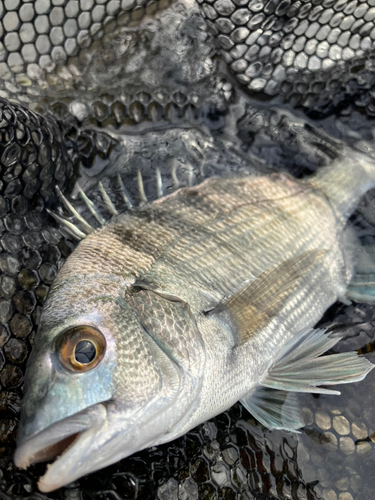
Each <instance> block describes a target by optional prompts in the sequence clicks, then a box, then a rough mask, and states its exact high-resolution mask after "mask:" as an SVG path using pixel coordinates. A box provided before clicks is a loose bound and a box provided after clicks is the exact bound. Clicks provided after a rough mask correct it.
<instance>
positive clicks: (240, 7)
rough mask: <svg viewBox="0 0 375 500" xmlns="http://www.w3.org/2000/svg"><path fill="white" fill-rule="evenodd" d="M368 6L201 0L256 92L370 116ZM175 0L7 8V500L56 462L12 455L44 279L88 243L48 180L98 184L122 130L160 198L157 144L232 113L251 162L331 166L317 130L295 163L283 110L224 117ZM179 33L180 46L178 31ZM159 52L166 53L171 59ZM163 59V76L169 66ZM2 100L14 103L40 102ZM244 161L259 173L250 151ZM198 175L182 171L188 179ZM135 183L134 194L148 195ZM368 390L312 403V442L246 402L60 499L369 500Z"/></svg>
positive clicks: (358, 388)
mask: <svg viewBox="0 0 375 500" xmlns="http://www.w3.org/2000/svg"><path fill="white" fill-rule="evenodd" d="M371 2H372V0H367V1H365V2H357V1H350V2H349V1H347V2H343V1H341V0H340V1H330V0H321V1H320V0H314V1H312V2H308V1H306V2H299V1H298V2H297V1H296V2H292V1H289V0H277V1H274V0H270V1H267V2H264V1H263V0H257V1H253V0H251V1H250V2H245V1H242V0H238V1H234V0H233V3H232V2H231V0H217V1H214V2H209V1H208V0H207V1H206V0H205V1H204V2H202V11H203V12H204V16H205V18H206V20H207V23H208V25H209V27H210V29H211V31H212V33H213V36H214V38H215V39H217V41H218V43H219V44H220V46H221V48H222V49H223V57H224V58H225V60H226V61H227V63H228V64H229V67H230V68H231V71H232V72H233V74H235V75H237V79H238V81H239V82H240V83H241V85H246V86H247V87H248V88H249V89H250V90H251V91H252V92H259V93H262V92H263V93H265V94H266V95H268V96H269V95H273V94H275V93H277V92H280V93H281V94H282V95H283V96H286V98H287V99H289V100H290V102H292V104H299V103H301V102H302V103H304V105H306V107H309V106H312V108H311V109H314V110H318V111H319V113H320V116H321V114H322V113H323V112H324V113H325V114H331V113H332V111H333V110H336V109H337V108H340V106H341V104H342V103H343V102H346V101H347V99H348V95H349V96H350V99H351V101H350V106H355V107H357V109H359V110H362V109H364V110H365V111H366V114H367V115H373V114H374V113H375V105H374V99H373V96H372V92H373V88H374V76H373V74H374V72H373V66H372V61H371V59H370V58H367V54H368V52H369V51H370V50H371V48H372V45H373V42H372V40H373V38H374V28H373V23H374V14H373V12H374V8H375V6H374V5H372V3H371ZM171 3H172V2H170V1H169V0H161V1H152V0H151V1H148V2H143V1H137V2H136V1H134V0H33V1H27V0H24V1H22V0H0V40H1V42H0V88H1V90H0V95H1V96H2V97H3V99H1V100H0V162H1V184H0V384H1V392H0V497H1V498H3V499H4V500H8V499H12V500H16V499H17V500H19V499H20V498H33V499H35V498H38V499H47V496H46V495H41V494H40V493H38V491H37V486H36V481H37V478H38V477H39V476H40V475H41V474H43V472H44V467H45V465H43V464H42V465H36V466H34V467H32V468H30V469H29V470H28V471H18V470H16V469H15V468H14V465H13V462H12V458H13V452H14V447H15V439H16V432H17V420H18V416H19V405H20V398H21V397H22V385H23V377H24V371H25V365H26V360H27V356H28V354H29V353H30V350H31V347H32V344H33V339H34V335H35V332H36V329H37V326H38V321H39V317H40V312H41V308H42V305H43V302H44V300H45V297H46V295H47V292H48V289H49V286H50V285H51V283H52V281H53V278H54V276H55V275H56V273H57V272H58V269H59V268H60V267H61V265H62V264H63V262H64V260H65V259H66V257H67V256H68V255H69V254H70V252H71V250H72V249H73V248H74V246H75V243H73V242H72V241H71V240H70V239H69V237H67V236H66V234H65V233H64V232H63V231H62V230H60V229H59V228H58V227H57V225H56V224H54V222H53V220H52V218H50V217H48V215H47V212H46V210H45V208H46V207H47V208H51V207H53V208H54V209H56V198H55V197H54V195H53V187H54V185H55V184H56V183H58V184H59V185H60V186H62V187H63V188H64V187H67V185H68V184H69V183H70V181H71V179H72V178H73V175H74V171H75V168H76V166H77V164H78V162H80V166H81V170H82V171H84V172H86V173H87V175H88V176H89V175H91V171H96V172H99V173H101V172H102V170H101V168H102V166H104V167H105V168H106V167H107V166H108V165H109V164H111V162H112V163H116V161H113V159H114V158H120V157H118V156H116V155H117V153H118V150H117V149H116V147H117V145H118V142H119V141H118V140H117V139H116V137H111V136H110V135H109V134H106V133H105V131H106V130H107V131H108V130H111V129H119V130H120V131H121V133H122V134H125V138H126V141H125V140H124V144H126V147H125V148H123V149H124V150H125V153H126V154H125V156H124V157H125V158H126V162H125V161H123V163H126V164H131V165H132V166H133V167H134V168H135V166H137V167H138V166H141V168H142V170H143V171H144V172H145V175H144V179H145V187H146V193H147V194H149V193H152V190H151V189H150V190H148V188H149V187H150V185H151V182H152V183H153V184H152V186H153V189H154V190H155V185H154V171H152V168H151V167H150V164H151V163H150V157H151V156H152V155H155V156H157V157H158V160H159V161H160V154H159V153H160V150H162V149H163V148H164V149H165V148H166V146H165V145H166V144H167V145H168V147H169V150H171V149H172V146H173V141H174V140H175V139H176V137H177V135H176V134H175V135H173V134H174V132H176V130H178V127H180V126H181V124H186V123H187V124H189V125H190V126H192V127H193V128H194V127H197V128H198V126H199V125H201V124H202V123H203V124H205V125H206V126H207V127H208V128H209V129H210V130H211V131H217V130H221V129H222V128H223V127H224V124H225V123H226V120H227V121H228V122H229V121H230V120H233V121H234V122H235V125H236V126H237V127H238V130H239V133H238V134H237V138H238V139H239V141H240V143H241V148H242V149H241V154H242V153H244V152H248V151H250V152H253V153H254V154H257V155H259V156H261V157H263V158H265V160H266V161H267V162H271V163H272V161H273V163H272V164H273V165H274V166H278V167H280V168H289V169H290V170H292V171H293V172H294V173H296V174H298V175H301V173H306V171H312V170H314V168H316V166H317V165H320V164H324V161H325V160H324V155H321V151H318V149H319V148H318V147H317V142H316V138H315V137H314V141H315V142H314V141H312V142H311V144H310V148H309V150H308V152H307V153H306V150H304V154H303V155H302V154H300V152H301V144H300V143H299V142H298V141H299V136H298V134H295V129H293V128H292V127H291V126H290V121H289V122H288V120H286V119H283V120H281V119H280V114H279V113H277V112H274V111H264V110H260V111H259V110H256V109H254V108H252V107H251V106H248V107H247V108H246V109H245V112H244V114H241V113H239V114H235V113H234V115H233V116H234V118H233V116H229V113H228V109H229V107H230V106H231V105H233V108H235V107H236V106H237V104H238V103H237V102H236V101H235V93H234V92H233V89H232V86H231V84H229V83H228V82H227V81H226V79H225V70H222V69H218V68H217V66H219V65H218V64H217V62H218V59H217V57H216V55H215V53H214V52H213V50H212V39H211V36H210V35H209V34H208V33H207V30H206V26H205V24H204V23H203V21H202V19H201V18H200V17H199V16H198V14H197V12H196V11H195V10H193V14H192V15H186V12H185V11H184V5H185V7H186V4H187V3H189V2H185V3H182V2H181V3H177V6H176V5H175V7H174V10H173V9H171V10H173V12H172V13H171V11H170V10H169V6H170V4H171ZM154 18H155V19H156V22H154V21H155V19H154ZM145 20H146V24H145V25H143V24H142V22H143V21H145ZM145 26H146V27H145ZM160 26H162V27H164V28H163V29H164V31H163V34H162V36H161V37H159V38H163V37H164V40H159V39H158V29H159V28H158V27H160ZM175 26H178V30H179V31H178V33H179V34H178V36H175V35H173V36H175V38H173V36H170V37H169V34H170V32H173V29H175ZM155 27H156V28H157V29H156V28H155ZM168 28H170V30H169V29H168ZM168 46H169V47H168ZM186 47H190V49H189V50H188V49H186ZM168 48H173V50H169V51H168V50H166V49H168ZM191 48H192V49H191ZM163 51H164V54H165V57H164V58H161V59H160V53H162V52H163ZM140 54H141V55H142V54H143V55H142V57H140ZM138 56H139V57H138ZM158 57H159V59H158ZM358 58H361V61H360V62H358ZM370 63H371V64H370ZM162 64H164V66H163V68H165V71H164V72H163V71H158V68H159V70H160V68H161V67H162ZM176 68H177V69H176ZM159 73H160V75H159ZM158 76H160V78H156V77H158ZM353 82H354V83H353ZM88 90H89V91H90V92H88ZM333 96H334V99H332V97H333ZM4 98H12V99H16V100H18V101H19V102H22V103H24V104H25V105H26V106H27V107H28V108H29V109H28V110H26V109H24V108H22V107H20V106H18V105H16V104H13V103H10V102H9V101H6V100H4ZM320 106H321V107H320ZM348 106H349V105H348ZM36 111H39V112H41V113H43V116H41V115H40V114H38V113H37V112H36ZM228 117H229V118H228ZM361 119H362V114H361ZM284 122H287V123H284ZM171 124H172V125H174V128H173V129H172V132H173V133H171V134H170V135H168V133H169V132H170V129H168V133H165V136H162V133H160V134H159V135H158V133H156V132H155V134H154V135H152V134H150V135H147V134H146V133H145V132H146V131H147V130H148V127H149V128H153V127H155V126H156V125H157V126H158V127H160V125H162V127H161V130H163V127H165V125H168V127H170V125H171ZM127 133H129V136H126V134H127ZM138 133H139V134H138ZM190 133H191V135H190V136H189V137H190V139H189V141H186V142H187V143H195V144H198V143H199V140H197V138H198V139H200V136H199V134H198V133H197V132H196V131H194V133H193V132H191V131H188V132H186V135H188V134H190ZM358 135H359V136H361V135H362V129H359V132H358ZM181 136H183V134H180V135H179V136H178V138H179V139H180V138H181ZM260 136H263V137H266V138H267V141H263V142H262V140H261V139H259V137H260ZM134 137H135V139H134ZM369 137H370V135H369ZM371 137H372V136H371ZM137 141H138V142H137ZM174 144H177V145H179V144H182V142H181V143H178V142H177V141H176V142H175V143H174ZM224 145H226V143H225V142H224ZM198 146H199V147H200V144H198ZM207 149H208V148H207ZM227 149H228V148H227ZM192 152H193V153H196V151H195V150H194V149H192V150H191V149H188V148H187V149H186V150H184V151H183V153H184V157H185V159H186V158H189V160H190V156H189V155H191V158H192V160H191V163H192V164H193V166H194V168H195V169H196V170H198V167H200V161H201V156H199V155H198V156H197V158H198V159H197V158H195V161H196V164H195V163H194V161H193V160H194V154H192ZM122 153H123V150H121V154H122ZM328 153H331V151H328ZM158 154H159V156H158ZM170 156H177V155H176V154H173V155H170ZM328 156H329V154H328ZM239 157H240V155H239V154H238V151H237V150H236V151H235V152H234V153H233V156H232V157H230V156H229V154H228V151H226V150H225V148H222V150H220V151H219V152H218V154H217V155H216V157H215V161H216V164H215V165H216V166H219V167H221V170H219V169H217V170H214V169H213V167H212V166H211V170H210V169H209V168H208V169H206V170H205V171H204V174H207V173H208V174H210V173H212V172H214V173H219V174H220V172H227V171H228V170H235V168H236V165H237V167H238V161H239V160H238V159H239ZM241 158H242V161H244V162H245V161H246V162H248V158H249V157H248V156H244V157H241ZM322 158H323V159H322ZM123 159H124V158H123V157H121V158H120V160H121V161H122V160H123ZM151 159H152V158H151ZM167 160H168V161H169V160H170V157H168V158H166V157H162V161H163V166H165V167H166V170H167V167H168V169H169V165H167ZM229 160H231V161H232V163H231V162H230V161H229ZM271 160H272V161H271ZM132 162H133V163H132ZM120 163H121V162H120ZM207 163H208V164H209V161H207ZM197 165H198V167H197ZM209 166H210V165H209ZM99 167H100V168H99ZM104 167H103V169H104ZM189 167H190V165H189V164H186V165H185V169H186V171H187V170H188V169H189ZM169 170H170V169H169ZM185 173H186V172H184V175H185ZM163 174H164V172H163ZM169 175H170V173H169ZM129 176H130V174H129ZM185 178H186V175H185V177H184V180H186V179H185ZM133 181H134V179H133ZM133 183H134V189H133V191H132V190H130V192H131V194H133V193H137V190H136V182H135V181H134V182H133ZM150 199H152V197H151V196H150ZM95 201H96V202H97V201H100V199H99V198H98V200H96V199H95ZM330 315H333V316H334V317H335V318H338V320H337V322H338V324H340V322H341V323H343V324H345V325H346V330H345V332H346V334H347V336H348V339H347V340H346V341H345V342H343V343H341V344H340V349H346V350H354V349H358V348H360V347H361V346H363V345H364V344H365V343H366V342H371V340H372V337H373V326H372V325H373V324H374V317H373V311H372V309H371V308H370V307H368V306H354V305H353V306H349V307H347V306H345V307H344V306H335V310H334V312H332V311H331V312H328V313H327V318H326V322H325V323H323V324H324V325H326V326H332V321H330V320H329V319H330ZM370 357H372V358H373V355H372V354H370ZM373 381H374V378H373V376H372V375H371V374H370V376H369V377H368V378H367V379H366V381H365V382H364V383H362V384H356V385H353V386H351V387H348V388H345V387H344V388H343V391H342V392H343V395H342V396H341V398H337V399H335V398H331V399H328V398H324V397H319V398H317V399H315V398H314V397H312V396H308V397H305V398H302V399H301V403H302V406H303V411H304V415H305V418H306V421H307V424H308V425H307V427H306V429H305V430H304V432H303V434H302V435H300V436H293V435H291V434H290V433H285V432H269V431H267V430H266V429H264V428H263V427H261V426H260V425H259V424H257V423H256V422H255V421H254V420H253V419H252V418H251V416H250V415H249V414H248V413H247V411H246V410H245V409H243V408H242V406H241V405H239V404H237V405H235V406H234V407H233V408H231V409H230V410H228V411H227V412H225V413H223V414H222V415H219V416H217V417H216V418H214V419H212V420H211V421H209V422H206V423H204V424H203V425H201V426H199V427H198V428H197V429H194V430H192V431H191V432H189V433H188V434H187V435H186V436H183V437H182V438H180V439H178V440H176V441H174V442H173V443H168V444H166V445H163V446H160V447H156V448H152V449H150V450H145V451H143V452H140V453H137V454H135V455H133V456H132V457H129V458H127V459H125V460H123V461H121V462H120V463H119V464H114V465H113V466H111V467H109V468H107V469H105V470H102V471H98V472H97V473H95V474H93V475H90V476H88V477H87V478H82V479H80V480H79V481H77V482H75V483H74V484H73V485H71V486H69V487H67V488H63V489H62V490H60V491H59V492H54V493H51V494H49V495H48V498H50V499H52V498H55V499H61V498H66V499H71V500H73V499H76V498H80V499H84V500H88V499H90V500H91V499H92V500H94V499H95V500H96V499H110V500H119V499H120V498H133V499H138V500H141V499H143V500H145V499H149V500H151V499H155V498H158V499H159V500H177V499H178V500H196V499H197V498H199V499H204V500H206V499H207V500H208V499H215V500H216V499H227V500H232V499H233V500H234V499H236V500H254V499H257V500H284V499H285V500H286V499H293V500H315V499H320V498H323V499H324V500H357V499H362V498H363V499H370V498H372V495H373V489H374V480H373V469H374V466H375V455H374V447H373V442H374V441H375V437H374V432H375V428H374V420H373V417H372V410H373V402H372V384H373Z"/></svg>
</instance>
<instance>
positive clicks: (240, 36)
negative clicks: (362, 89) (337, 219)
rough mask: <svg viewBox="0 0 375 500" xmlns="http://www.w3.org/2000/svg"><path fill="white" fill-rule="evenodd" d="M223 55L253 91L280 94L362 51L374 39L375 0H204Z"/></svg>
mask: <svg viewBox="0 0 375 500" xmlns="http://www.w3.org/2000/svg"><path fill="white" fill-rule="evenodd" d="M199 1H200V3H201V7H202V12H203V15H204V16H205V18H206V19H207V22H208V25H209V27H210V29H211V31H212V33H213V34H214V35H215V36H216V38H217V41H218V44H219V46H220V47H221V48H222V49H223V57H224V58H225V60H226V61H227V63H228V64H229V66H230V68H231V70H232V71H233V72H234V73H235V74H236V77H237V79H238V80H239V81H240V82H241V83H243V84H245V85H246V86H247V87H248V88H249V89H250V90H252V91H264V92H265V93H266V94H269V95H275V94H278V93H279V92H282V93H286V92H288V91H289V90H290V85H289V84H288V82H293V81H294V80H298V81H303V78H302V77H301V75H303V74H306V75H308V78H307V81H308V80H311V75H312V74H314V73H317V72H321V71H322V70H323V72H324V71H327V70H329V69H331V68H332V67H334V66H337V64H338V63H340V65H342V66H344V65H345V62H346V61H349V60H353V59H354V58H358V57H361V56H363V55H364V54H365V53H366V52H368V51H369V50H370V49H371V48H372V47H373V46H374V41H375V21H374V20H375V2H374V1H373V0H368V1H367V0H358V1H357V0H352V1H347V0H317V1H313V2H293V1H290V0H282V1H280V0H251V1H250V2H248V1H247V0H245V1H244V0H233V2H232V0H216V1H208V0H199Z"/></svg>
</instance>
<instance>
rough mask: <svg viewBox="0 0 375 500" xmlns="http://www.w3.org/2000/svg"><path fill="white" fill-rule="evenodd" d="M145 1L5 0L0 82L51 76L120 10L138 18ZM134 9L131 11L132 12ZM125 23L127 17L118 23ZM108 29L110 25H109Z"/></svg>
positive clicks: (0, 14) (1, 12)
mask: <svg viewBox="0 0 375 500" xmlns="http://www.w3.org/2000/svg"><path fill="white" fill-rule="evenodd" d="M144 3H145V2H142V1H141V2H137V3H136V2H135V1H134V0H122V1H121V2H120V0H103V1H95V2H94V1H93V0H83V1H78V0H36V1H32V2H24V1H22V2H21V1H20V0H5V1H3V2H1V5H0V19H1V23H0V30H1V31H0V33H1V39H2V42H1V43H0V53H1V61H2V62H1V63H0V78H2V79H4V80H7V79H9V78H10V77H11V75H12V74H15V75H18V76H17V77H16V81H17V82H18V83H20V84H26V83H27V80H26V81H24V82H22V79H24V78H27V77H28V78H30V79H31V80H32V79H35V78H39V77H40V76H41V71H42V70H45V71H47V72H51V71H52V70H53V69H54V68H55V66H56V65H58V64H62V63H64V62H65V61H66V60H67V58H68V57H69V56H73V55H75V54H76V53H77V52H78V51H79V49H80V48H82V47H88V46H89V45H90V44H91V43H92V41H93V38H95V36H98V34H99V35H100V33H99V32H100V30H101V29H103V27H104V26H105V25H107V24H108V23H110V22H111V21H113V20H114V19H115V17H116V22H120V23H121V16H119V14H120V12H123V13H125V12H127V11H131V10H132V11H134V10H135V11H136V12H137V15H136V16H133V18H136V17H137V16H138V17H142V15H144V11H143V9H142V8H141V6H142V5H143V4H144ZM136 7H137V8H136ZM122 21H123V22H129V17H127V18H126V19H122ZM112 28H113V26H112Z"/></svg>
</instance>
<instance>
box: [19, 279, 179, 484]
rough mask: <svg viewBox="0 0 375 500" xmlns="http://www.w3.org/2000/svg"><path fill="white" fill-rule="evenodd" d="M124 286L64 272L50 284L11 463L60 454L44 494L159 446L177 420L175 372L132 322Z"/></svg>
mask: <svg viewBox="0 0 375 500" xmlns="http://www.w3.org/2000/svg"><path fill="white" fill-rule="evenodd" d="M60 272H61V271H60ZM127 286H129V285H127V284H126V283H124V280H123V279H120V278H119V277H118V276H110V275H101V274H97V273H91V274H88V275H86V276H73V275H72V274H69V275H64V273H62V275H61V276H60V275H58V276H57V278H56V280H55V282H54V284H53V286H52V288H51V290H50V294H49V296H48V298H47V301H46V304H45V306H44V309H43V312H42V315H41V320H40V324H39V328H38V332H37V335H36V338H35V343H34V347H33V352H32V354H31V356H30V359H29V362H28V366H27V370H26V375H25V380H26V382H25V393H24V399H23V403H22V410H21V422H20V429H19V434H18V447H17V450H16V454H15V459H14V460H15V463H16V465H17V466H18V467H21V468H27V467H28V466H29V465H30V464H32V463H36V462H41V461H46V460H51V459H53V458H55V457H56V456H58V455H60V456H59V457H58V458H57V459H56V460H55V462H53V463H52V464H51V465H49V466H48V469H47V472H46V474H45V475H44V476H43V477H42V478H41V480H40V481H39V483H38V486H39V489H40V490H41V491H44V492H48V491H52V490H54V489H56V488H59V487H61V486H63V485H65V484H67V483H70V482H72V481H74V480H75V479H77V478H79V477H81V476H83V475H85V474H88V473H90V472H92V471H94V470H97V469H100V468H103V467H105V466H107V465H109V464H111V463H114V462H116V461H118V460H120V459H121V458H124V457H126V456H128V455H130V454H132V453H134V452H136V451H139V450H141V449H143V448H146V447H148V446H152V445H154V444H156V443H157V442H161V441H162V440H163V439H162V436H163V435H166V434H168V432H169V430H170V428H171V427H173V425H174V424H175V423H176V421H178V420H179V419H180V413H179V411H177V408H179V404H178V401H179V397H180V393H181V381H182V371H181V368H180V367H179V366H178V364H177V363H176V362H175V361H174V360H173V359H172V358H171V357H170V356H168V354H166V353H165V351H164V350H163V349H161V348H160V346H159V345H158V344H157V343H156V342H155V340H154V339H153V338H152V336H150V335H149V334H148V332H147V331H146V330H145V329H144V327H143V326H142V325H141V323H140V322H139V321H138V319H137V317H136V315H135V314H134V311H133V310H132V308H131V306H129V304H128V302H127V300H126V289H127ZM180 410H181V409H180ZM182 410H183V405H182Z"/></svg>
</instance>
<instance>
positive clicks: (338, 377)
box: [241, 329, 375, 431]
mask: <svg viewBox="0 0 375 500" xmlns="http://www.w3.org/2000/svg"><path fill="white" fill-rule="evenodd" d="M339 340H340V338H337V337H336V338H330V337H329V335H327V334H326V332H325V331H324V330H312V329H309V330H304V331H302V332H300V333H299V334H298V335H296V336H295V337H294V338H293V339H292V340H291V341H290V342H288V343H287V344H286V345H285V346H284V348H283V349H282V350H281V352H280V354H279V355H278V356H277V358H276V359H275V361H274V363H273V364H272V366H271V367H270V368H269V370H268V373H267V374H266V375H265V377H264V378H263V379H262V380H261V383H260V385H259V386H257V387H256V388H255V389H253V390H252V391H251V392H250V393H249V394H248V395H246V397H245V398H243V399H241V402H242V403H243V405H244V406H245V408H247V409H248V410H249V411H250V413H252V414H253V415H254V417H256V418H257V419H258V420H259V421H260V422H261V423H262V424H263V425H265V426H266V427H268V428H270V429H285V430H294V431H295V430H296V429H298V428H300V427H303V425H304V423H303V419H302V416H301V413H300V411H299V408H298V401H297V394H296V393H298V392H312V393H320V394H340V392H338V391H333V390H329V389H325V388H322V387H319V386H321V385H331V384H348V383H351V382H358V381H360V380H362V379H364V378H365V376H366V375H367V374H368V373H369V372H370V371H371V370H372V369H373V368H374V366H375V365H372V364H371V363H370V362H369V361H368V360H367V359H366V358H364V357H363V356H358V355H357V353H355V352H347V353H340V354H331V355H328V356H323V357H320V356H321V355H322V354H324V353H325V352H326V351H328V350H329V349H331V347H333V346H334V345H335V344H336V343H337V342H338V341H339Z"/></svg>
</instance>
